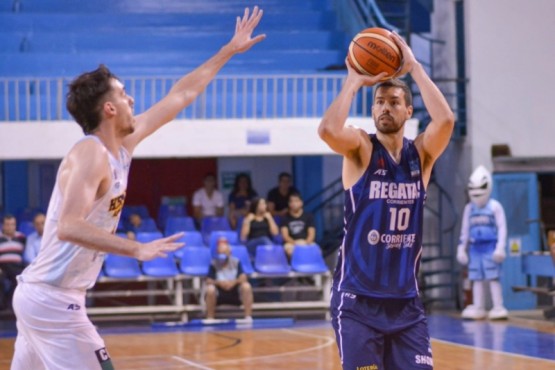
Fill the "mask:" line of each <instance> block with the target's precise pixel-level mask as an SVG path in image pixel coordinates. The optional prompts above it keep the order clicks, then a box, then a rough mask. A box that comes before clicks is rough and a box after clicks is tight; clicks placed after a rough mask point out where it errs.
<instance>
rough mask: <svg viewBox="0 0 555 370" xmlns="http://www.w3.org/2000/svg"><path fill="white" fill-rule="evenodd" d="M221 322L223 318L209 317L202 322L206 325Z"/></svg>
mask: <svg viewBox="0 0 555 370" xmlns="http://www.w3.org/2000/svg"><path fill="white" fill-rule="evenodd" d="M221 322H222V320H219V319H214V318H209V319H204V320H202V323H203V324H204V325H214V324H219V323H221Z"/></svg>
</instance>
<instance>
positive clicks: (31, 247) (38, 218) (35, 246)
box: [23, 213, 46, 264]
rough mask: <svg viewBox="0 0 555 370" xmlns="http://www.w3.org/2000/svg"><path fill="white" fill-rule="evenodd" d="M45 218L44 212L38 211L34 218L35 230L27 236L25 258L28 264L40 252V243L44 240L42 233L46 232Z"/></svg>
mask: <svg viewBox="0 0 555 370" xmlns="http://www.w3.org/2000/svg"><path fill="white" fill-rule="evenodd" d="M45 220H46V217H45V216H44V213H37V214H36V215H35V218H33V226H34V227H35V232H33V233H31V234H30V235H29V236H28V237H27V243H26V244H25V252H23V260H24V262H25V263H27V264H29V263H31V262H33V260H34V259H35V257H36V256H37V254H39V250H40V243H41V241H42V233H43V232H44V221H45Z"/></svg>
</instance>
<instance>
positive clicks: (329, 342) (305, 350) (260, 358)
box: [207, 329, 335, 366]
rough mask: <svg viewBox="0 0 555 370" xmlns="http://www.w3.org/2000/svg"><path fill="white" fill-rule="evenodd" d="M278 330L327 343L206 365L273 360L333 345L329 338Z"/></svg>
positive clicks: (290, 330) (289, 330)
mask: <svg viewBox="0 0 555 370" xmlns="http://www.w3.org/2000/svg"><path fill="white" fill-rule="evenodd" d="M279 330H280V331H286V332H289V333H291V334H295V335H304V336H308V337H313V338H320V339H326V340H327V341H326V343H323V344H319V345H317V346H313V347H307V348H303V349H300V350H296V351H289V352H284V353H276V354H272V355H263V356H252V357H244V358H238V359H233V360H222V361H213V362H208V363H207V365H211V366H213V365H225V364H234V363H239V362H244V361H253V360H254V361H257V360H262V359H268V358H274V357H278V358H279V357H286V356H292V355H297V354H299V353H304V352H311V351H315V350H318V349H320V348H325V347H328V346H329V345H330V344H333V343H335V338H332V337H329V336H327V335H318V334H311V333H304V332H301V331H297V330H293V329H279Z"/></svg>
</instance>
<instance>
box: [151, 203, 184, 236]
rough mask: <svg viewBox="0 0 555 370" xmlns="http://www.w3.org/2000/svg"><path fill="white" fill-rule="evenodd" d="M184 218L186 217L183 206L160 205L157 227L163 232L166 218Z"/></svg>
mask: <svg viewBox="0 0 555 370" xmlns="http://www.w3.org/2000/svg"><path fill="white" fill-rule="evenodd" d="M185 216H187V209H186V208H185V204H162V205H160V208H159V209H158V219H157V221H158V225H159V226H160V227H161V228H162V230H165V229H166V223H167V221H168V218H170V217H185Z"/></svg>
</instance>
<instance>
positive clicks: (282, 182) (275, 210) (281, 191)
mask: <svg viewBox="0 0 555 370" xmlns="http://www.w3.org/2000/svg"><path fill="white" fill-rule="evenodd" d="M298 192H299V191H298V190H297V189H296V188H295V187H294V186H293V181H292V178H291V175H290V174H289V173H287V172H282V173H280V174H279V177H278V186H276V187H275V188H273V189H271V190H270V191H269V192H268V196H267V199H268V211H270V213H271V214H272V216H279V217H283V216H285V215H286V214H287V205H288V201H289V196H290V195H291V194H293V193H298Z"/></svg>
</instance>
